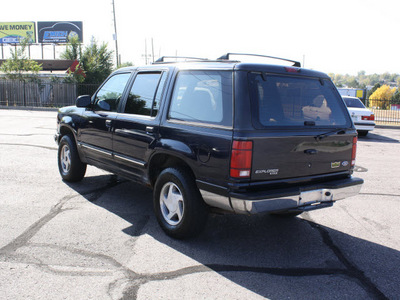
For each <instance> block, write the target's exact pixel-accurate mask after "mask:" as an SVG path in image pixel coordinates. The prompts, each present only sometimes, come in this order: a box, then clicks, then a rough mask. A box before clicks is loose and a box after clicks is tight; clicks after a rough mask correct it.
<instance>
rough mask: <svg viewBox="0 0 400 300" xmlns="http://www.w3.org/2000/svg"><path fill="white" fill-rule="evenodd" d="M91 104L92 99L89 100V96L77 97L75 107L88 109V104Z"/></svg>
mask: <svg viewBox="0 0 400 300" xmlns="http://www.w3.org/2000/svg"><path fill="white" fill-rule="evenodd" d="M91 103H92V99H91V98H90V96H89V95H83V96H79V97H78V98H76V106H77V107H86V108H87V107H90V104H91Z"/></svg>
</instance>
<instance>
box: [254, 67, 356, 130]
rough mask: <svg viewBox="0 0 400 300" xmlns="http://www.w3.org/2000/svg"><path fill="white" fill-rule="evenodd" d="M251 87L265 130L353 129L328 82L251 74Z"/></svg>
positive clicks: (259, 119) (341, 103) (344, 109)
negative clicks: (287, 127) (307, 127)
mask: <svg viewBox="0 0 400 300" xmlns="http://www.w3.org/2000/svg"><path fill="white" fill-rule="evenodd" d="M249 84H250V95H251V99H252V103H253V105H255V106H256V107H255V110H254V112H255V114H256V116H257V118H256V119H257V121H258V122H259V123H260V124H261V125H262V126H305V125H316V126H350V121H349V118H348V116H347V115H348V114H346V108H345V106H344V105H343V101H342V99H341V98H340V96H339V95H338V94H337V93H336V92H335V90H334V89H335V87H334V86H333V84H332V83H331V82H330V81H329V80H324V79H318V78H300V77H289V76H275V75H265V74H260V73H250V74H249Z"/></svg>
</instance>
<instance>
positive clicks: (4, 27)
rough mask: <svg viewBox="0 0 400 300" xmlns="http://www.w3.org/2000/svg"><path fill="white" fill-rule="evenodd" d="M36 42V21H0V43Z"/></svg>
mask: <svg viewBox="0 0 400 300" xmlns="http://www.w3.org/2000/svg"><path fill="white" fill-rule="evenodd" d="M22 39H28V40H29V43H36V31H35V22H0V44H19V42H20V40H22Z"/></svg>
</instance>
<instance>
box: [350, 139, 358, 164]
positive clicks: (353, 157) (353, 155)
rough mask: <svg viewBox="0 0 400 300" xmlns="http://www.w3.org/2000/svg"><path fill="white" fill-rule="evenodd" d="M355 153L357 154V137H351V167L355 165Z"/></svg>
mask: <svg viewBox="0 0 400 300" xmlns="http://www.w3.org/2000/svg"><path fill="white" fill-rule="evenodd" d="M356 152H357V137H356V136H355V137H353V150H352V152H351V166H352V167H354V166H355V165H356Z"/></svg>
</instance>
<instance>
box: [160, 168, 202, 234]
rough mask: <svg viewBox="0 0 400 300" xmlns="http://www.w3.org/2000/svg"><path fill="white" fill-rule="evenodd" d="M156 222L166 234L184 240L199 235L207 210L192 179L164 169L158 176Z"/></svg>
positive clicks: (183, 172) (180, 173) (183, 174)
mask: <svg viewBox="0 0 400 300" xmlns="http://www.w3.org/2000/svg"><path fill="white" fill-rule="evenodd" d="M153 205H154V212H155V215H156V217H157V221H158V223H159V224H160V226H161V228H162V229H163V230H164V232H165V233H166V234H168V235H169V236H171V237H173V238H177V239H184V238H189V237H194V236H196V235H198V234H199V233H200V232H201V231H202V230H203V228H204V226H205V223H206V220H207V207H206V205H205V203H204V201H203V199H202V197H201V195H200V192H199V190H198V188H197V186H196V183H195V181H194V178H193V176H192V175H191V173H190V172H188V171H186V170H184V169H175V168H167V169H165V170H163V171H162V172H161V174H160V175H159V176H158V178H157V181H156V184H155V188H154V198H153Z"/></svg>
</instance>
